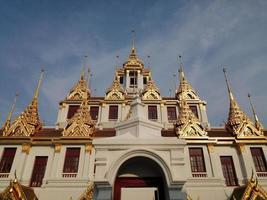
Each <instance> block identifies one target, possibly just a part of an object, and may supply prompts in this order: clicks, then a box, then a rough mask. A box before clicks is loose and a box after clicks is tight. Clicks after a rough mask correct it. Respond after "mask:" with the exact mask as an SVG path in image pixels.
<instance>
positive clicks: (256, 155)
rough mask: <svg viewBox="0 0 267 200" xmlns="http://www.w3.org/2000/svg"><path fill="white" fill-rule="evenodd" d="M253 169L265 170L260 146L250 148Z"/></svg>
mask: <svg viewBox="0 0 267 200" xmlns="http://www.w3.org/2000/svg"><path fill="white" fill-rule="evenodd" d="M250 150H251V155H252V158H253V162H254V165H255V169H256V171H257V172H266V171H267V169H266V168H267V167H266V160H265V157H264V154H263V151H262V148H255V147H253V148H250Z"/></svg>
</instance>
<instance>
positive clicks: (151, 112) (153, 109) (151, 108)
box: [147, 105, 158, 121]
mask: <svg viewBox="0 0 267 200" xmlns="http://www.w3.org/2000/svg"><path fill="white" fill-rule="evenodd" d="M147 118H148V119H149V120H152V121H157V120H158V106H157V105H148V106H147Z"/></svg>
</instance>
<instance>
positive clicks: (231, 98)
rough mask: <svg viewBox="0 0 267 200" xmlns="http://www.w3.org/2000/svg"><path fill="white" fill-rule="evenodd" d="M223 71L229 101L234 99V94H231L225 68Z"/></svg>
mask: <svg viewBox="0 0 267 200" xmlns="http://www.w3.org/2000/svg"><path fill="white" fill-rule="evenodd" d="M223 73H224V78H225V81H226V86H227V90H228V94H229V98H230V100H231V101H234V96H233V93H232V91H231V88H230V84H229V81H228V78H227V73H226V69H225V68H223Z"/></svg>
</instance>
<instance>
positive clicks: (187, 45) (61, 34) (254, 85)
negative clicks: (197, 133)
mask: <svg viewBox="0 0 267 200" xmlns="http://www.w3.org/2000/svg"><path fill="white" fill-rule="evenodd" d="M0 3H1V7H0V27H1V31H0V44H1V45H0V90H1V96H0V105H1V106H0V122H3V121H4V120H5V119H6V116H7V113H8V110H9V109H10V105H11V102H12V101H13V98H14V95H15V93H16V92H19V93H20V96H19V98H18V103H17V106H16V112H15V114H16V115H17V114H19V113H20V112H22V111H23V110H24V108H25V107H26V106H27V104H28V103H29V102H30V100H31V98H32V96H33V92H34V89H35V87H36V84H37V80H38V78H39V73H40V68H41V66H44V68H45V70H46V73H45V78H44V82H43V85H42V88H41V92H40V100H39V103H40V104H39V110H40V116H41V118H42V120H43V121H44V122H45V124H46V125H54V124H55V121H56V116H57V109H58V102H59V101H60V100H62V99H64V98H65V96H66V94H67V92H68V90H69V89H70V88H71V87H72V86H73V85H74V83H75V82H76V81H77V80H78V78H79V74H80V71H81V68H82V64H83V63H84V61H83V57H84V55H88V61H87V63H88V64H89V65H90V66H91V68H92V72H93V77H92V84H91V88H92V90H93V95H97V96H103V95H104V92H105V89H106V88H107V87H108V86H109V85H110V84H111V81H112V78H113V73H114V66H115V65H116V63H119V64H122V63H123V61H124V60H125V59H126V57H127V56H128V54H129V51H130V45H131V30H132V29H134V30H135V32H136V47H137V52H138V55H139V57H140V58H142V59H143V60H144V62H145V63H146V64H147V63H148V62H149V64H150V65H151V67H152V72H153V78H154V80H155V82H156V83H157V85H158V86H159V88H160V90H161V94H162V95H164V96H166V95H169V94H170V92H169V89H172V93H173V90H174V84H175V80H174V79H173V74H174V73H177V57H178V55H179V54H181V55H182V57H183V63H184V67H185V72H186V76H187V78H188V79H189V81H190V82H191V84H192V85H193V87H194V88H195V89H196V91H197V92H198V94H199V96H200V97H201V98H202V99H203V100H205V101H207V111H208V118H209V121H210V123H211V125H212V126H218V125H220V124H222V123H223V121H226V119H227V115H228V107H229V100H228V96H227V90H226V86H225V81H224V78H223V73H222V68H223V67H224V66H226V68H227V70H228V75H229V79H230V83H231V85H232V89H233V92H234V95H235V97H236V99H237V100H238V102H239V104H240V106H241V107H242V109H243V110H244V111H245V112H247V113H248V115H249V116H251V110H250V107H249V102H248V98H247V93H248V92H250V93H251V95H252V99H253V103H254V105H255V108H256V111H257V113H258V116H259V118H260V120H261V121H262V123H263V124H264V125H265V127H267V114H266V113H267V103H266V102H267V92H266V86H267V79H266V75H267V39H266V36H267V23H266V22H267V12H266V10H267V1H265V0H257V1H249V0H236V1H230V0H229V1H224V0H220V1H216V0H215V1H197V0H195V1H193V0H192V1H190V0H188V1H186V0H185V1H181V0H179V1H178V0H175V1H163V0H162V1H159V0H158V1H156V0H142V1H141V0H140V1H138V0H136V1H125V0H124V1H115V0H114V1H90V0H79V1H71V0H69V1H66V0H64V1H60V0H58V1H54V0H53V1H52V0H51V1H50V0H45V1H44V0H42V1H41V0H32V1H30V0H28V1H26V0H25V1H21V0H12V1H9V0H6V1H5V0H1V1H0ZM116 55H119V56H120V57H119V61H116ZM148 55H150V59H149V61H148V58H147V56H148ZM176 82H178V80H176Z"/></svg>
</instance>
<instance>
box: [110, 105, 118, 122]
mask: <svg viewBox="0 0 267 200" xmlns="http://www.w3.org/2000/svg"><path fill="white" fill-rule="evenodd" d="M108 118H109V119H111V120H117V119H118V106H109V116H108Z"/></svg>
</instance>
